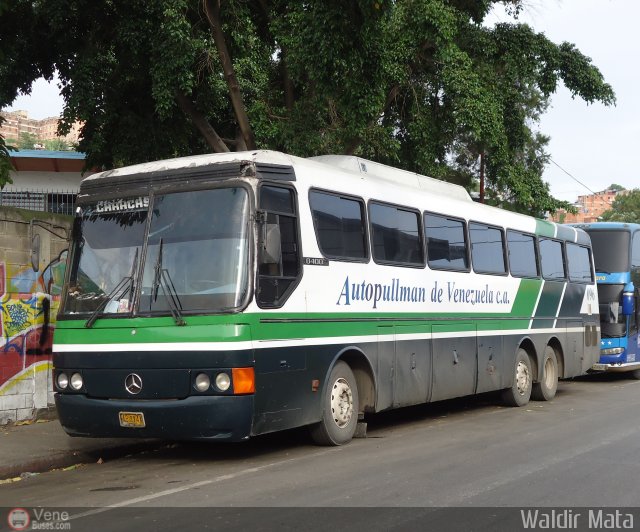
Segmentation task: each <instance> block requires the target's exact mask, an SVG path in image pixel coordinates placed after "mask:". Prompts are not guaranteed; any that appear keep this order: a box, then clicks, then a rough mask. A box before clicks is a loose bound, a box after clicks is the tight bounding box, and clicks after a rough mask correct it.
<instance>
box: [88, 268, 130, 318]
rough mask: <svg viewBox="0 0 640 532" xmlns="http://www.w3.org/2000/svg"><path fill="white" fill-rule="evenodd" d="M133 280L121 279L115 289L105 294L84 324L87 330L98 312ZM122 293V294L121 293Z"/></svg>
mask: <svg viewBox="0 0 640 532" xmlns="http://www.w3.org/2000/svg"><path fill="white" fill-rule="evenodd" d="M132 282H133V278H132V277H130V276H128V275H127V276H126V277H123V278H122V280H121V281H120V282H119V283H118V284H117V285H116V287H115V288H114V289H113V290H111V292H109V294H107V296H106V297H105V298H104V299H103V300H102V301H101V302H100V304H99V305H98V306H97V308H96V309H95V310H94V311H93V313H92V314H91V316H89V319H88V320H87V321H86V322H85V324H84V326H85V327H87V328H91V327H92V326H93V324H94V323H95V322H96V320H97V319H98V316H99V314H100V312H102V310H103V309H104V307H106V306H107V304H108V303H109V302H110V301H111V300H112V299H113V298H114V296H115V295H116V294H117V293H119V292H120V291H121V290H123V289H125V288H126V286H127V283H132ZM123 293H124V292H123Z"/></svg>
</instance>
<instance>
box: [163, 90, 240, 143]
mask: <svg viewBox="0 0 640 532" xmlns="http://www.w3.org/2000/svg"><path fill="white" fill-rule="evenodd" d="M176 101H177V102H178V105H179V106H180V109H182V111H183V112H184V113H185V114H186V115H187V116H188V117H189V118H191V121H192V122H193V124H194V125H195V126H196V127H197V128H198V131H200V133H202V136H203V137H204V139H205V140H206V141H207V144H208V145H209V146H211V148H212V149H213V151H214V152H217V153H220V152H225V151H229V148H228V146H227V145H226V144H225V143H224V141H223V140H222V139H221V138H220V135H218V133H216V130H215V129H213V127H211V124H209V121H208V120H207V119H206V118H205V117H204V116H203V115H202V113H200V112H199V111H198V110H197V109H196V107H195V105H193V102H192V101H191V100H190V99H189V98H187V96H185V95H184V94H182V93H181V92H178V93H176Z"/></svg>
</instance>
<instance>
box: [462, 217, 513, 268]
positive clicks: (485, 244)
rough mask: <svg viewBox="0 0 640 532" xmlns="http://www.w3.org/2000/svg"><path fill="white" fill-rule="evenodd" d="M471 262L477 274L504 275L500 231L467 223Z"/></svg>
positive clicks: (495, 228)
mask: <svg viewBox="0 0 640 532" xmlns="http://www.w3.org/2000/svg"><path fill="white" fill-rule="evenodd" d="M469 238H470V240H471V262H472V263H473V270H474V271H475V272H477V273H490V274H497V275H500V274H505V273H507V266H506V264H505V256H504V234H503V232H502V229H500V228H498V227H492V226H490V225H486V224H481V223H477V222H470V223H469Z"/></svg>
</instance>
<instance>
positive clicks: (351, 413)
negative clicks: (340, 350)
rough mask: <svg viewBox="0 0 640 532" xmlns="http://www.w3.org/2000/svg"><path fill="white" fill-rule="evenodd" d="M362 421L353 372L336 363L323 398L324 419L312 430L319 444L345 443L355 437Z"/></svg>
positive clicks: (312, 436) (345, 366)
mask: <svg viewBox="0 0 640 532" xmlns="http://www.w3.org/2000/svg"><path fill="white" fill-rule="evenodd" d="M357 424H358V387H357V386H356V379H355V377H354V376H353V371H351V368H350V367H349V365H348V364H347V363H345V362H343V361H341V360H340V361H338V362H336V365H335V366H333V369H332V370H331V373H330V375H329V380H328V381H327V385H326V386H325V391H324V397H323V398H322V420H321V421H320V422H319V423H317V424H315V425H313V426H312V427H311V429H310V432H311V438H312V439H313V441H314V442H315V443H317V444H318V445H344V444H345V443H349V442H350V441H351V439H352V438H353V434H354V433H355V431H356V425H357Z"/></svg>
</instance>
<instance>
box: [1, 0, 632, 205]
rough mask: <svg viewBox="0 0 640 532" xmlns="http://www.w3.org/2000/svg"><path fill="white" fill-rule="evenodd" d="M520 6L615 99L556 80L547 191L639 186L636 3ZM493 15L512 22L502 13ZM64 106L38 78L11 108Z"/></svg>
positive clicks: (528, 0) (543, 125) (581, 0)
mask: <svg viewBox="0 0 640 532" xmlns="http://www.w3.org/2000/svg"><path fill="white" fill-rule="evenodd" d="M525 5H526V7H525V10H524V12H523V13H522V14H521V15H520V17H519V19H518V20H519V21H520V22H524V23H527V24H529V25H530V26H532V27H533V28H534V29H535V30H536V31H538V32H542V33H544V34H545V35H546V36H547V37H548V38H549V39H550V40H551V41H553V42H555V43H558V44H559V43H561V42H563V41H568V42H570V43H573V44H575V45H576V46H577V47H578V49H579V50H580V51H581V52H582V53H583V54H584V55H586V56H588V57H590V58H591V59H592V61H593V63H594V64H595V65H596V66H597V67H598V68H599V69H600V71H601V72H602V74H603V75H604V78H605V80H606V81H607V82H608V83H609V84H610V85H611V86H612V87H613V90H614V91H615V93H616V99H617V103H616V106H615V107H605V106H604V105H602V104H600V103H594V104H591V105H587V104H586V103H585V102H584V101H582V100H580V99H579V98H576V99H572V98H571V94H570V93H569V91H567V90H566V89H565V88H564V86H562V85H561V84H560V85H559V88H558V91H557V92H556V94H554V95H553V96H552V98H551V106H550V108H549V110H548V111H547V112H546V113H545V114H544V115H543V116H542V118H541V120H540V124H539V128H538V129H539V130H540V131H541V132H542V133H544V134H545V135H548V136H549V137H551V140H550V142H549V144H548V146H547V151H548V152H549V153H550V155H551V160H552V162H551V163H549V165H548V166H547V168H546V169H545V172H544V175H543V179H544V180H545V181H547V182H548V183H549V185H550V190H551V194H552V195H553V196H554V197H556V198H558V199H562V200H566V201H570V202H574V201H576V200H577V198H578V196H580V195H585V194H591V193H592V192H597V191H600V190H604V189H605V188H607V187H608V186H609V185H611V184H613V183H616V184H618V185H622V186H623V187H625V188H629V189H630V188H640V68H638V61H639V60H638V58H639V57H640V36H639V35H638V33H639V32H640V27H639V26H638V23H637V21H638V20H640V1H638V0H525ZM490 20H495V21H501V22H511V21H512V19H510V18H509V17H508V16H507V15H506V14H504V13H503V12H500V10H496V11H495V12H494V13H493V15H492V17H491V19H490ZM62 107H63V100H62V98H61V97H60V95H59V91H58V88H57V86H56V84H55V82H54V83H53V84H48V83H47V82H45V81H44V80H38V81H36V83H35V84H34V86H33V90H32V94H31V96H20V97H18V99H16V101H15V102H14V103H13V105H12V106H11V107H10V110H18V109H23V110H26V111H28V112H29V116H30V117H32V118H36V119H41V118H47V117H50V116H58V115H60V114H61V112H62Z"/></svg>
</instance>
